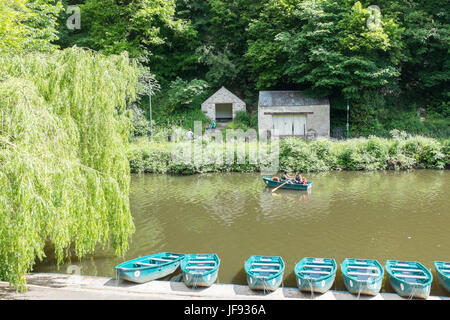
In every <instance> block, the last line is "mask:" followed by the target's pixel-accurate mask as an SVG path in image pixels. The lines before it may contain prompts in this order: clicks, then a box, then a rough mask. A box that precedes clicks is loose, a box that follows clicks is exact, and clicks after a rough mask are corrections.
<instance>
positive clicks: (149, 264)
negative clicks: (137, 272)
mask: <svg viewBox="0 0 450 320" xmlns="http://www.w3.org/2000/svg"><path fill="white" fill-rule="evenodd" d="M134 264H137V265H139V266H149V267H152V266H157V265H158V264H157V263H145V262H134Z"/></svg>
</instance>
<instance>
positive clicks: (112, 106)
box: [0, 48, 139, 288]
mask: <svg viewBox="0 0 450 320" xmlns="http://www.w3.org/2000/svg"><path fill="white" fill-rule="evenodd" d="M138 74H139V72H138V67H137V65H136V64H135V63H134V62H132V61H130V59H129V58H128V56H127V55H126V54H122V55H116V56H114V55H113V56H109V57H105V56H103V55H101V54H98V53H94V52H90V51H85V50H81V49H76V48H74V49H67V50H64V51H56V52H54V53H53V54H40V53H30V54H26V55H23V56H21V57H19V56H14V57H8V58H6V57H0V78H1V79H2V81H0V169H1V170H0V279H2V280H7V281H10V282H11V283H13V284H15V285H16V286H17V287H18V288H24V285H25V279H24V275H25V274H26V273H27V272H28V271H30V270H31V269H32V266H33V265H34V263H35V260H36V258H39V259H42V258H43V257H44V246H45V245H46V244H51V245H52V247H54V249H55V255H56V257H57V260H58V262H61V261H62V260H63V259H64V258H65V257H68V256H70V255H71V254H72V253H75V254H76V255H77V256H78V257H83V256H85V255H86V254H88V253H92V252H93V251H94V249H95V247H96V245H98V244H100V245H103V246H108V245H111V246H112V248H113V249H115V251H116V253H117V254H123V253H124V252H125V250H126V249H127V248H128V240H129V236H130V235H131V233H132V232H133V231H134V225H133V222H132V218H131V215H130V211H129V199H128V195H129V184H130V169H129V163H128V159H127V157H126V156H125V151H126V149H127V145H128V138H129V134H130V120H129V116H128V111H127V110H126V106H127V103H129V102H131V101H133V100H134V99H135V98H136V87H137V81H138Z"/></svg>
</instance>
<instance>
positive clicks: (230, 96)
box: [203, 86, 245, 104]
mask: <svg viewBox="0 0 450 320" xmlns="http://www.w3.org/2000/svg"><path fill="white" fill-rule="evenodd" d="M221 102H223V103H230V102H232V103H235V102H239V103H243V104H245V102H244V101H242V100H241V99H240V98H239V97H238V96H236V95H235V94H234V93H232V92H231V91H230V90H228V89H227V88H225V87H223V86H222V88H220V89H219V90H217V91H216V93H214V94H213V95H212V96H210V97H209V98H208V99H206V100H205V101H204V102H203V104H204V103H221Z"/></svg>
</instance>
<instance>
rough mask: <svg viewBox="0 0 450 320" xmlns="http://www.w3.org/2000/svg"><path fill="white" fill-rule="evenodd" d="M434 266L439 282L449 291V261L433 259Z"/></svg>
mask: <svg viewBox="0 0 450 320" xmlns="http://www.w3.org/2000/svg"><path fill="white" fill-rule="evenodd" d="M434 266H435V268H436V274H437V278H438V280H439V283H440V284H441V285H442V286H443V287H444V289H445V290H447V291H448V292H450V262H443V261H435V262H434Z"/></svg>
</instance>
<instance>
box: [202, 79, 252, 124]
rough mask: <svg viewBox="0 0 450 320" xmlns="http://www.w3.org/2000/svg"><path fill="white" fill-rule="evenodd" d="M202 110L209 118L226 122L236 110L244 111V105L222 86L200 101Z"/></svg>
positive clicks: (234, 114)
mask: <svg viewBox="0 0 450 320" xmlns="http://www.w3.org/2000/svg"><path fill="white" fill-rule="evenodd" d="M202 111H203V112H204V113H205V114H206V116H207V117H208V118H210V119H213V120H216V121H217V122H226V121H232V120H234V117H235V116H236V112H237V111H246V106H245V102H244V101H242V100H241V99H239V98H238V97H237V96H236V95H234V94H233V93H231V92H230V91H229V90H227V89H226V88H225V87H222V88H220V89H219V90H218V91H217V92H216V93H214V94H213V95H212V96H211V97H209V98H208V99H207V100H206V101H205V102H203V103H202Z"/></svg>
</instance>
